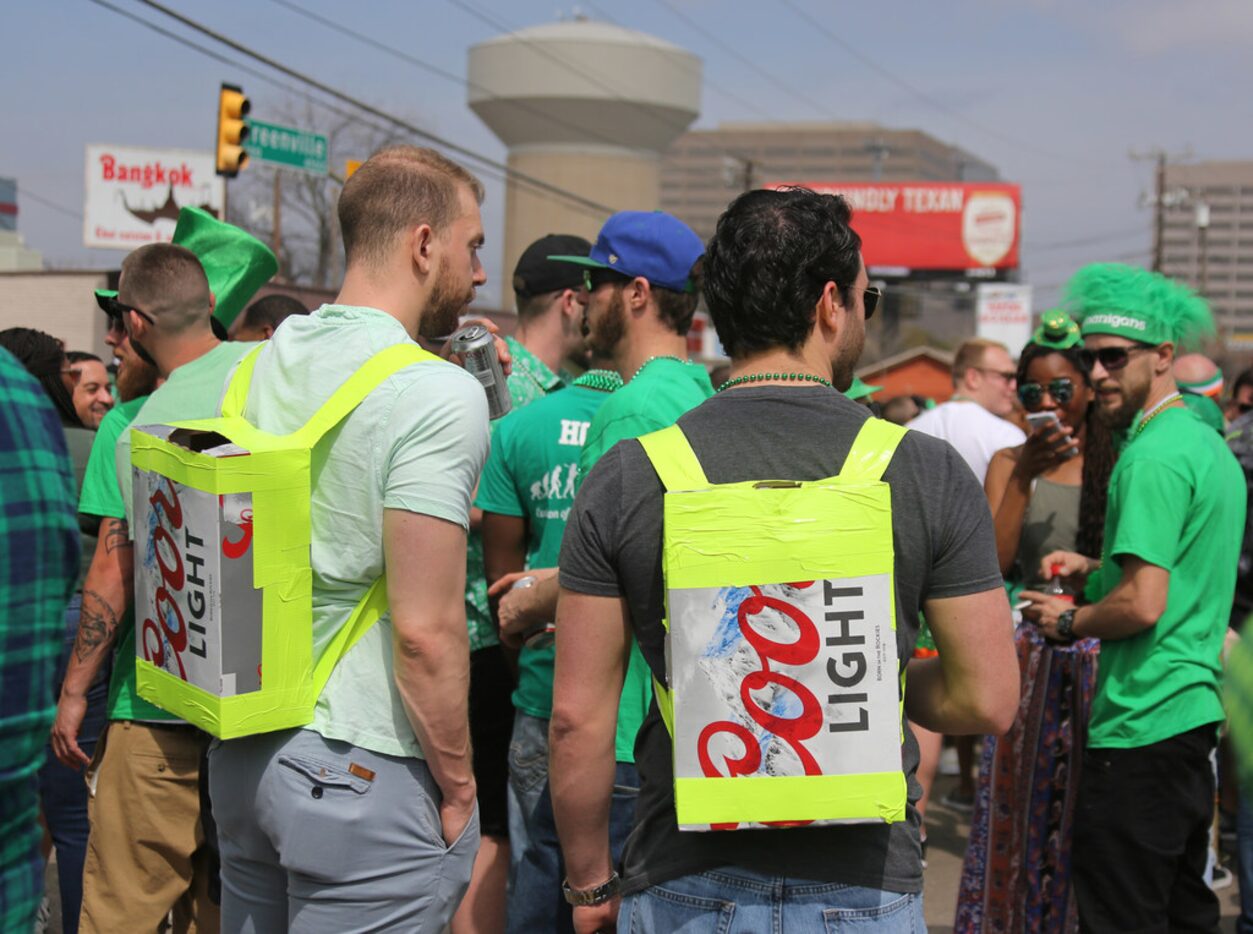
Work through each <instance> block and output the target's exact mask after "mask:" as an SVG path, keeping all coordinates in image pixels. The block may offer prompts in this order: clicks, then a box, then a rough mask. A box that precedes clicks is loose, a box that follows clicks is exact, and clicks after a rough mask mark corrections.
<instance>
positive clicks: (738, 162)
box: [722, 155, 756, 191]
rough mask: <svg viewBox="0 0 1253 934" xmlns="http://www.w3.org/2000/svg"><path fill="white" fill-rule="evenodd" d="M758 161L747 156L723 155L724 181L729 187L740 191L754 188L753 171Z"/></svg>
mask: <svg viewBox="0 0 1253 934" xmlns="http://www.w3.org/2000/svg"><path fill="white" fill-rule="evenodd" d="M755 169H756V163H754V162H753V160H752V159H749V158H747V157H745V156H733V155H727V156H723V157H722V181H723V183H724V184H725V185H726V186H727V187H728V188H735V189H737V190H739V191H752V190H753V171H754V170H755Z"/></svg>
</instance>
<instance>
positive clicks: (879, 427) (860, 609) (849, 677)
mask: <svg viewBox="0 0 1253 934" xmlns="http://www.w3.org/2000/svg"><path fill="white" fill-rule="evenodd" d="M904 435H905V429H903V428H900V427H899V426H897V425H893V424H892V423H890V422H886V421H883V420H881V419H877V418H870V419H867V420H866V422H865V424H864V425H863V427H862V429H861V430H860V432H859V433H858V435H857V437H856V439H855V440H854V442H853V446H852V449H851V450H850V452H849V455H848V457H847V458H846V460H845V462H844V466H843V468H842V469H841V471H840V473H839V474H838V475H837V476H834V477H828V478H827V479H824V480H816V481H812V482H798V481H791V480H786V481H780V480H762V481H752V480H750V481H746V482H743V483H725V484H714V483H710V482H709V480H708V479H707V478H706V477H705V473H704V470H703V469H702V468H701V465H700V462H699V460H698V459H697V457H696V454H695V452H693V450H692V448H691V446H690V445H689V444H688V442H687V438H686V437H685V436H684V434H683V431H682V429H681V428H680V427H679V426H678V425H672V426H671V427H669V428H665V429H662V430H661V431H658V432H654V433H652V434H649V435H644V436H643V437H641V438H640V443H641V444H642V445H643V447H644V452H645V453H646V454H647V455H648V458H649V460H650V461H651V462H652V465H653V467H654V469H656V471H657V475H658V477H659V478H660V480H661V483H662V486H663V487H665V496H664V500H663V511H662V515H663V519H662V528H663V532H662V534H663V540H662V574H663V577H664V587H665V596H666V617H665V619H664V620H663V624H664V626H665V629H666V667H667V672H666V674H667V677H666V680H667V684H660V683H657V682H656V681H654V687H655V690H656V698H657V706H658V709H659V710H660V711H661V715H662V719H663V720H664V722H665V725H666V728H667V730H668V731H669V733H670V736H671V741H672V743H673V749H674V802H675V814H676V817H677V820H678V824H679V829H680V830H696V831H701V830H736V829H740V828H745V827H796V826H803V825H823V824H840V823H880V822H882V823H895V822H897V821H902V820H904V819H905V803H906V802H905V799H906V784H905V774H904V771H903V769H902V762H901V744H902V742H903V738H904V737H903V733H902V723H901V717H902V713H903V709H902V691H903V681H904V674H903V672H901V671H900V670H899V669H900V663H899V661H898V657H897V647H896V588H895V584H894V575H895V560H896V554H895V548H894V547H893V534H892V498H891V490H890V488H889V487H888V485H887V484H886V483H884V482H883V479H882V477H883V472H884V470H885V469H886V468H887V466H888V464H889V463H890V462H891V459H892V456H893V454H894V453H895V451H896V448H897V446H898V445H899V443H900V440H901V438H903V437H904Z"/></svg>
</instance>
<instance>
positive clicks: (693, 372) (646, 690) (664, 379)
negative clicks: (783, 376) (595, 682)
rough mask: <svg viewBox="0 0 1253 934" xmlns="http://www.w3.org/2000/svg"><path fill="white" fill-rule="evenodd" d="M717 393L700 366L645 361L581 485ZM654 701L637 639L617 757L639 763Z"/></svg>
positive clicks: (593, 450)
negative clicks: (628, 444)
mask: <svg viewBox="0 0 1253 934" xmlns="http://www.w3.org/2000/svg"><path fill="white" fill-rule="evenodd" d="M713 394H714V388H713V384H712V383H710V382H709V374H708V373H706V372H705V368H704V367H703V366H700V365H699V364H695V363H688V362H686V361H680V360H673V359H666V358H661V359H657V360H653V361H651V362H649V363H646V364H645V365H644V366H643V367H641V368H640V370H639V371H638V372H637V374H636V376H635V378H634V379H632V380H631V382H629V383H627V384H626V385H625V386H623V387H622V388H621V389H619V390H618V391H617V392H615V393H614V394H613V395H611V396H610V397H609V398H608V399H607V400H605V404H604V405H602V406H601V407H600V411H599V412H597V413H596V417H595V418H593V419H592V425H591V427H590V428H588V430H587V443H586V444H585V445H583V453H582V454H581V455H579V479H578V483H579V484H580V485H581V484H582V482H583V478H585V477H586V476H587V474H588V472H589V471H590V470H591V469H592V467H593V466H595V464H596V462H597V461H598V460H600V458H601V457H602V456H604V454H605V453H606V452H607V451H608V450H609V449H610V448H612V447H613V446H614V445H615V444H617V443H618V442H619V441H627V440H629V439H631V438H638V437H639V436H640V435H646V434H648V433H649V432H651V431H659V430H661V429H662V428H668V427H669V426H671V425H673V424H674V423H675V422H676V421H678V420H679V416H680V415H682V414H683V413H685V412H687V411H688V410H689V409H694V408H696V406H698V405H700V404H701V403H702V402H704V401H705V400H706V399H708V398H709V397H710V396H712V395H713ZM652 700H653V685H652V675H651V674H650V673H649V670H648V664H647V663H646V662H645V661H644V656H642V655H641V654H640V647H639V645H638V644H636V642H635V640H634V639H632V640H631V660H630V663H629V664H628V666H627V672H626V680H625V681H624V682H623V684H622V701H621V702H620V703H619V705H618V732H617V736H616V738H615V740H614V745H615V748H616V757H617V761H619V762H634V761H635V735H636V734H637V733H638V732H639V731H640V725H641V724H642V723H643V722H644V718H645V717H646V716H648V707H649V705H650V704H651V703H652Z"/></svg>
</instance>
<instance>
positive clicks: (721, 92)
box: [581, 0, 780, 123]
mask: <svg viewBox="0 0 1253 934" xmlns="http://www.w3.org/2000/svg"><path fill="white" fill-rule="evenodd" d="M581 5H582V6H585V7H587V8H588V9H589V10H591V11H592V12H593V13H595V14H596V15H597V16H599V17H600V18H601V19H603V20H605V21H606V22H608V23H613V24H614V25H616V26H621V25H622V24H621V23H620V22H618V20H616V19H614V18H613V17H612V16H610V15H609V13H608V12H606V10H605V9H604V8H603V7H599V6H597V5H596V4H595V3H592V2H591V0H583V3H582V4H581ZM682 67H683V69H684V70H685V71H686V72H687V73H688V74H696V75H698V76H699V77H700V78H701V86H702V87H703V88H705V89H706V90H709V91H713V92H714V93H715V94H717V95H718V96H719V97H725V98H726V99H727V100H729V101H731V102H733V103H735V104H738V105H739V106H740V107H743V108H744V109H745V110H750V111H752V112H753V113H755V114H756V115H757V116H759V117H761V118H762V119H763V120H766V121H768V122H770V123H778V122H780V121H779V119H778V118H777V117H776V116H775V115H774V114H772V113H770V111H768V110H766V109H765V108H764V107H760V106H758V105H757V104H754V103H753V102H752V101H750V100H747V99H746V98H743V97H740V95H738V94H736V93H735V92H734V91H728V90H727V89H726V88H724V87H722V86H721V85H718V84H715V83H714V82H713V81H710V80H709V76H708V75H704V74H701V71H700V68H699V67H693V66H692V65H691V64H690V63H688V62H683V63H682Z"/></svg>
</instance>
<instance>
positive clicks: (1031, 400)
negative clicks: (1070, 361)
mask: <svg viewBox="0 0 1253 934" xmlns="http://www.w3.org/2000/svg"><path fill="white" fill-rule="evenodd" d="M1045 392H1047V393H1048V394H1049V396H1050V397H1052V399H1053V401H1054V402H1056V403H1057V404H1058V405H1065V404H1066V403H1067V402H1069V401H1070V400H1071V399H1073V398H1074V397H1075V383H1074V380H1072V379H1069V378H1067V377H1065V376H1062V377H1059V378H1057V379H1055V380H1051V381H1050V382H1049V384H1048V385H1047V386H1041V385H1040V384H1039V383H1020V384H1019V386H1018V398H1019V399H1021V400H1022V404H1023V405H1024V406H1025V407H1026V408H1028V409H1034V408H1036V407H1037V406H1038V405H1039V404H1040V403H1041V402H1043V401H1044V393H1045Z"/></svg>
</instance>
